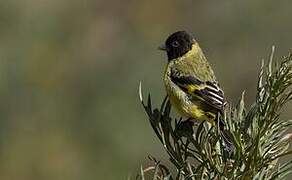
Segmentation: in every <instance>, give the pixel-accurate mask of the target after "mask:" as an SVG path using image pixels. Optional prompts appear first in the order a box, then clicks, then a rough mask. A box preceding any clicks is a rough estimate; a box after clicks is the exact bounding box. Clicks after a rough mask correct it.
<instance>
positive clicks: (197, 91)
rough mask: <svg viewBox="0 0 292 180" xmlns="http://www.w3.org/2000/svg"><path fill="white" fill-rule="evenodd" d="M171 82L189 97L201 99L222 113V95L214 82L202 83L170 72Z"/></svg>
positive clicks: (196, 79)
mask: <svg viewBox="0 0 292 180" xmlns="http://www.w3.org/2000/svg"><path fill="white" fill-rule="evenodd" d="M170 77H171V80H172V82H173V83H175V84H176V85H177V86H179V87H180V88H181V89H182V90H183V91H185V92H186V93H187V94H189V95H190V96H193V97H196V98H199V99H202V100H203V101H204V102H205V103H207V104H208V105H210V106H211V107H212V108H215V109H217V110H218V111H219V112H221V113H222V111H223V107H224V104H225V100H224V93H223V91H222V90H221V89H220V87H219V86H218V84H217V83H216V82H211V81H206V82H203V81H201V80H199V79H198V78H196V77H195V76H191V75H187V76H186V75H181V74H179V73H178V72H172V73H171V75H170Z"/></svg>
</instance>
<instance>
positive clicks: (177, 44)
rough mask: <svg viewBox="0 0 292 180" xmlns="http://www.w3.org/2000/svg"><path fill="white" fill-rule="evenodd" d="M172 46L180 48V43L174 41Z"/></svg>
mask: <svg viewBox="0 0 292 180" xmlns="http://www.w3.org/2000/svg"><path fill="white" fill-rule="evenodd" d="M171 45H172V46H173V47H178V46H179V42H178V41H173V42H172V44H171Z"/></svg>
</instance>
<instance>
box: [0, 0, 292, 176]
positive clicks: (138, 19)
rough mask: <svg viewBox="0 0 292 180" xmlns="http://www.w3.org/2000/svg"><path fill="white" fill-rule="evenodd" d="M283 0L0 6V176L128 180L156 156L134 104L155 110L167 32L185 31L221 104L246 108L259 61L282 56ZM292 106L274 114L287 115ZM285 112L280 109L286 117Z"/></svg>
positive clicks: (34, 0) (83, 0)
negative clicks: (212, 76) (146, 99)
mask: <svg viewBox="0 0 292 180" xmlns="http://www.w3.org/2000/svg"><path fill="white" fill-rule="evenodd" d="M291 6H292V2H291V1H290V0H282V1H274V0H257V1H254V0H245V1H239V0H235V1H231V0H220V1H212V0H201V1H195V0H179V1H178V0H177V1H175V0H169V1H167V0H160V1H157V0H123V1H118V0H116V1H113V0H107V1H105V0H104V1H102V0H1V1H0V179H3V180H19V179H21V180H51V179H54V180H67V179H68V180H69V179H70V180H80V179H82V180H91V179H109V180H111V179H126V178H127V177H129V176H132V177H134V176H135V174H136V173H137V172H138V170H139V168H140V165H141V164H142V165H147V163H149V161H148V159H147V156H148V154H152V155H153V156H156V157H157V158H160V157H162V159H164V157H165V152H164V151H163V149H162V146H161V145H160V144H159V142H158V140H157V139H156V138H155V136H154V133H153V132H152V129H151V128H150V125H149V124H148V122H147V119H146V115H145V113H144V112H143V110H142V107H141V105H140V104H139V100H138V84H139V81H140V80H142V82H143V89H144V92H145V93H146V92H151V93H152V96H153V98H154V103H156V104H157V105H158V104H159V103H160V101H161V100H162V99H163V97H164V94H165V93H164V86H163V82H162V73H163V70H164V66H165V63H166V55H165V54H163V53H162V52H159V51H157V46H158V45H160V44H161V43H162V42H163V41H164V40H165V38H166V37H167V36H168V35H169V34H170V33H172V32H174V31H177V30H183V29H184V30H187V31H189V32H192V33H193V34H194V35H195V37H196V38H197V40H198V41H199V43H200V44H201V47H202V48H203V49H204V52H205V54H206V56H207V57H208V59H209V61H210V62H211V64H212V66H213V68H214V70H215V72H216V75H217V77H218V79H219V81H220V83H221V86H222V87H223V89H224V91H225V94H226V96H227V98H228V100H229V101H231V102H232V103H236V102H237V100H238V99H239V96H240V94H241V92H242V91H243V90H246V94H247V96H246V98H247V102H248V104H250V103H252V102H253V98H254V95H255V86H256V80H257V78H256V77H257V73H258V70H259V67H260V61H261V59H262V58H267V57H268V55H269V53H270V50H271V46H272V45H276V56H277V57H280V56H283V55H286V54H287V53H288V51H289V50H291V43H292V41H291V40H292V37H291V31H292V23H291V17H292V11H291ZM291 109H292V104H290V107H287V108H286V111H285V112H284V115H283V117H284V118H288V117H290V118H291V117H292V111H291ZM289 110H290V111H289Z"/></svg>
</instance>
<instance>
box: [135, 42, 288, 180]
mask: <svg viewBox="0 0 292 180" xmlns="http://www.w3.org/2000/svg"><path fill="white" fill-rule="evenodd" d="M273 56H274V47H273V49H272V53H271V55H270V60H269V63H268V64H265V63H264V61H262V66H261V70H260V73H259V77H258V85H257V94H256V99H255V102H254V103H253V105H252V106H251V107H250V108H248V109H247V108H246V107H245V102H244V93H242V96H241V98H240V100H239V103H238V105H237V106H235V107H233V106H231V105H228V107H226V108H225V113H224V116H223V117H222V120H224V122H225V124H226V129H225V131H227V132H228V134H230V136H229V138H230V141H231V142H232V143H233V145H234V149H233V150H232V151H230V150H228V148H225V144H224V141H223V140H222V135H220V129H219V128H218V127H211V126H210V125H209V124H208V123H207V122H201V123H200V124H199V125H198V126H194V125H193V124H192V123H191V122H189V121H182V119H179V120H178V119H176V118H172V117H171V115H170V112H171V104H170V102H169V101H168V99H167V97H166V98H165V99H164V100H163V102H162V104H161V106H160V108H159V109H158V108H153V105H152V102H151V96H150V94H149V95H148V100H147V103H145V102H144V101H143V97H142V90H141V84H140V87H139V95H140V100H141V102H142V105H143V107H144V109H145V111H146V113H147V116H148V118H149V122H150V124H151V126H152V128H153V130H154V132H155V134H156V136H157V138H158V139H159V140H160V142H161V143H162V145H163V147H164V150H165V151H166V152H167V154H168V156H169V160H170V162H171V163H172V164H173V165H174V167H175V169H176V172H171V171H170V170H169V168H168V167H167V166H165V165H163V164H162V163H161V162H160V161H158V160H156V159H155V158H154V157H150V159H151V161H152V162H153V164H154V165H153V166H151V167H148V168H141V174H140V175H139V176H138V177H137V179H139V178H140V179H145V174H146V173H148V174H149V173H150V172H151V171H152V174H151V176H152V175H153V176H152V177H153V179H169V180H172V179H178V180H183V179H270V180H272V179H281V178H283V177H284V176H285V175H287V174H288V173H289V172H290V171H291V170H292V160H290V161H288V162H285V163H279V159H280V158H281V157H283V156H286V155H289V154H291V153H292V152H291V151H288V147H289V143H290V140H291V138H292V133H289V132H288V129H289V128H290V127H291V125H292V120H284V119H282V118H281V117H280V114H281V109H282V108H283V106H284V105H285V104H286V103H287V102H288V101H290V100H291V99H292V89H291V87H292V54H289V55H288V56H286V57H283V58H282V59H281V61H280V63H277V62H276V63H274V62H273V58H274V57H273Z"/></svg>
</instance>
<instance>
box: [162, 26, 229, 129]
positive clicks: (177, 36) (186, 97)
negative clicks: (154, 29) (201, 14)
mask: <svg viewBox="0 0 292 180" xmlns="http://www.w3.org/2000/svg"><path fill="white" fill-rule="evenodd" d="M159 49H160V50H164V51H166V53H167V57H168V63H167V66H166V70H165V74H164V83H165V88H166V91H167V94H168V97H169V99H170V102H171V104H172V105H173V106H174V107H175V108H176V109H177V110H178V112H179V113H180V114H181V115H182V116H184V117H186V118H189V119H194V120H198V121H208V122H210V123H211V124H212V125H215V124H216V123H218V122H217V117H218V115H219V114H222V113H223V108H224V104H225V100H224V94H223V91H222V90H221V89H220V87H219V85H218V82H217V80H216V77H215V75H214V72H213V70H212V68H211V66H210V65H209V63H208V61H207V59H206V57H205V55H204V53H203V52H202V50H201V48H200V46H199V44H198V43H197V41H196V40H195V39H194V38H193V36H192V35H190V34H189V33H187V32H185V31H178V32H175V33H173V34H171V35H170V36H169V37H168V38H167V40H166V41H165V44H163V45H162V46H160V47H159ZM221 123H222V122H220V123H219V124H221Z"/></svg>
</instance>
